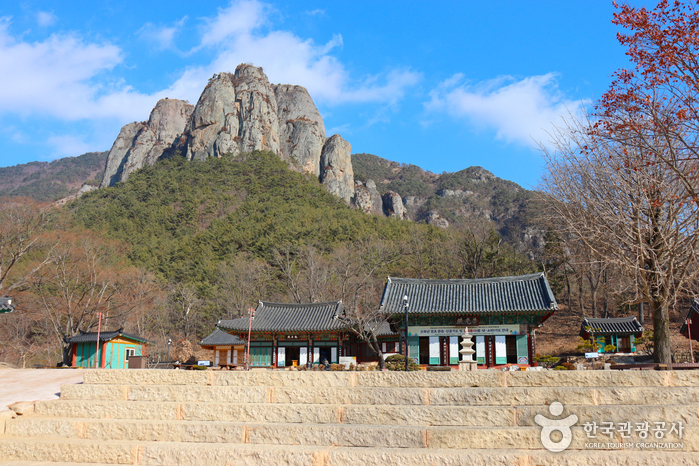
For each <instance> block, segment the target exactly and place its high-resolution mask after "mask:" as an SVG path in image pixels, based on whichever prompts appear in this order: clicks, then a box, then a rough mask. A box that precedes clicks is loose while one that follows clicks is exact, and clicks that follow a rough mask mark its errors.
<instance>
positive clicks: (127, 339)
mask: <svg viewBox="0 0 699 466" xmlns="http://www.w3.org/2000/svg"><path fill="white" fill-rule="evenodd" d="M64 341H65V342H66V343H69V344H70V345H71V349H70V351H71V360H72V363H71V366H72V367H84V368H88V369H89V368H94V367H95V358H96V357H97V354H96V353H97V351H96V349H97V332H83V331H82V330H81V331H80V333H79V334H78V335H75V336H72V337H69V338H65V339H64ZM99 341H100V348H99V359H100V362H99V367H101V368H102V369H126V368H128V367H129V366H128V364H129V358H130V357H131V356H144V355H145V352H144V347H145V345H146V344H147V343H148V340H146V339H145V338H141V337H137V336H136V335H131V334H128V333H124V329H119V330H115V331H105V332H100V334H99Z"/></svg>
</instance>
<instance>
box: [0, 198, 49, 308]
mask: <svg viewBox="0 0 699 466" xmlns="http://www.w3.org/2000/svg"><path fill="white" fill-rule="evenodd" d="M51 216H52V215H51V209H50V208H48V207H46V206H44V205H41V204H39V203H37V202H36V201H33V200H31V199H24V198H13V199H8V198H2V199H0V295H2V294H3V293H7V292H11V291H12V290H13V289H15V288H17V287H20V286H23V285H24V284H26V281H27V280H28V279H29V277H31V275H32V274H33V273H36V272H37V271H38V270H39V269H40V268H41V267H43V266H44V265H46V264H47V263H48V259H44V260H40V261H38V262H34V263H33V265H32V266H31V267H29V268H28V269H26V270H23V271H22V272H21V274H20V277H18V278H16V279H15V280H13V282H12V284H10V285H9V286H7V283H8V278H9V276H10V272H12V271H13V269H16V268H17V265H18V264H19V263H20V261H21V260H23V259H24V258H26V257H28V256H29V255H31V253H32V252H33V251H34V250H37V249H39V248H40V247H42V246H45V244H44V240H45V237H44V233H45V232H46V226H47V225H48V223H49V221H50V220H51ZM49 249H50V248H49ZM44 258H46V255H44ZM3 288H4V289H5V290H4V291H3Z"/></svg>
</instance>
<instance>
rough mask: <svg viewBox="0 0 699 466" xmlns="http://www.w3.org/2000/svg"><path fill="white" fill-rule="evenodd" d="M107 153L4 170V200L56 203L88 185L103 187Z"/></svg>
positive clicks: (0, 171) (0, 181)
mask: <svg viewBox="0 0 699 466" xmlns="http://www.w3.org/2000/svg"><path fill="white" fill-rule="evenodd" d="M106 161H107V152H88V153H86V154H83V155H80V156H78V157H65V158H62V159H58V160H54V161H53V162H30V163H27V164H23V165H15V166H12V167H0V197H2V196H11V197H19V196H24V197H30V198H32V199H34V200H37V201H46V202H53V201H56V200H58V199H62V198H64V197H66V196H68V195H70V194H74V193H76V192H77V191H78V189H80V186H82V185H83V184H84V183H88V184H92V185H94V186H97V185H99V180H101V179H102V174H103V173H104V165H105V163H106Z"/></svg>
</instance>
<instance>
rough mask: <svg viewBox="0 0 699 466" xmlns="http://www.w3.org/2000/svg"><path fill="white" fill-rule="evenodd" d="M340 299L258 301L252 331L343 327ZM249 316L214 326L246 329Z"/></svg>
mask: <svg viewBox="0 0 699 466" xmlns="http://www.w3.org/2000/svg"><path fill="white" fill-rule="evenodd" d="M342 310H343V307H342V301H331V302H327V303H306V304H283V303H270V302H266V301H265V302H263V301H260V304H258V305H257V309H255V318H254V319H253V320H252V330H253V332H307V331H327V330H341V329H343V328H345V325H344V324H343V322H342V321H341V320H340V319H339V318H338V317H339V316H341V315H342ZM249 324H250V319H249V318H248V317H241V318H239V319H232V320H222V321H220V322H219V323H218V325H217V327H218V328H221V329H225V330H232V331H246V332H247V331H248V326H249Z"/></svg>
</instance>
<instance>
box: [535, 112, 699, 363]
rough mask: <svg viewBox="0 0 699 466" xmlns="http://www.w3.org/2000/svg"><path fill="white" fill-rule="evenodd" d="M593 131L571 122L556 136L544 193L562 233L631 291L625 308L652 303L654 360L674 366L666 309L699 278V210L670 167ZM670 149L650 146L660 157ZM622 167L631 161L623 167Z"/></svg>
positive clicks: (659, 141) (585, 124)
mask: <svg viewBox="0 0 699 466" xmlns="http://www.w3.org/2000/svg"><path fill="white" fill-rule="evenodd" d="M590 126H591V123H590V122H589V121H587V122H582V123H581V122H576V121H569V123H568V125H567V126H564V127H561V128H558V129H557V130H556V132H555V133H554V134H553V135H552V136H553V137H552V140H553V144H554V149H553V150H548V149H544V152H545V155H546V161H547V173H546V174H545V175H544V177H543V182H542V188H543V191H544V192H546V193H547V194H548V195H550V196H551V198H552V199H551V200H550V202H549V203H548V205H549V207H550V209H551V211H552V212H553V214H554V216H555V217H557V218H558V219H559V220H560V224H561V227H562V229H563V231H564V232H565V234H566V235H569V236H570V237H571V238H575V239H577V240H579V241H580V242H582V243H583V244H584V246H585V247H586V248H587V249H589V250H590V251H592V252H594V255H595V256H596V257H599V258H601V259H603V260H604V261H606V262H607V263H609V264H613V265H614V266H617V267H619V269H620V270H621V271H622V272H623V273H624V274H625V275H626V277H627V278H628V279H629V280H630V281H631V283H633V284H634V289H633V292H634V293H633V296H632V297H630V298H629V299H628V300H627V301H628V302H629V303H636V302H644V301H645V302H648V303H650V311H651V315H652V316H653V326H654V344H655V360H656V362H661V363H669V362H671V349H670V327H669V308H670V306H672V305H673V304H674V302H675V301H676V299H677V297H678V296H679V295H680V294H681V293H682V292H683V291H685V290H686V288H687V287H689V286H691V285H692V284H693V283H694V281H695V279H696V278H697V276H698V275H699V269H698V268H697V255H698V254H699V235H698V233H699V211H698V209H699V206H697V203H696V202H695V201H694V200H693V198H694V196H693V193H692V192H688V190H687V185H686V183H685V182H684V180H681V179H679V178H678V177H677V175H676V172H675V171H674V170H672V169H670V168H668V167H667V165H666V164H659V163H654V158H652V157H650V156H649V155H648V154H647V153H646V152H645V151H643V150H637V149H636V148H634V147H633V146H628V145H622V144H618V143H617V142H615V141H613V140H610V139H604V138H599V137H597V136H591V135H590V133H589V131H588V130H587V129H588V128H589V127H590ZM665 143H666V141H664V140H663V139H662V138H658V139H656V140H655V141H654V142H653V144H654V145H655V147H656V150H661V147H662V146H663V144H665ZM619 160H628V161H630V162H629V163H628V164H626V165H621V166H619V164H618V161H619Z"/></svg>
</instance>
